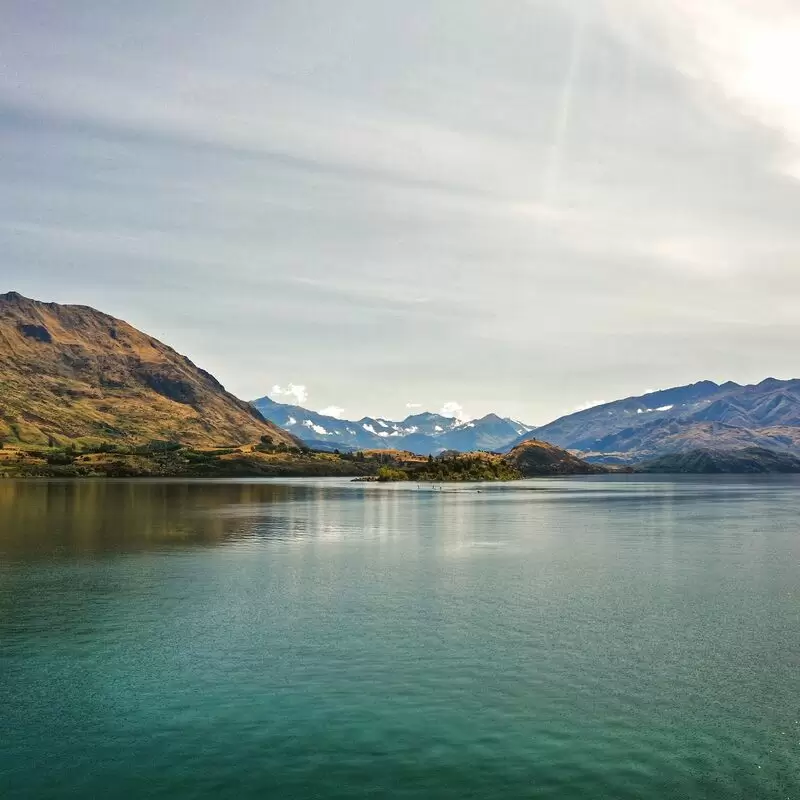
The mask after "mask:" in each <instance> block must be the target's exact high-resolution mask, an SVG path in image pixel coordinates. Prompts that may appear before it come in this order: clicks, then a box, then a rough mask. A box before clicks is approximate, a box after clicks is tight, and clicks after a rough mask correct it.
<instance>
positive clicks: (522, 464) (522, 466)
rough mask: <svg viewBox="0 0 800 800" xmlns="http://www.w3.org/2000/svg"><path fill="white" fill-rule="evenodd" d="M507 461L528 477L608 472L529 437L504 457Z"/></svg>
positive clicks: (558, 448)
mask: <svg viewBox="0 0 800 800" xmlns="http://www.w3.org/2000/svg"><path fill="white" fill-rule="evenodd" d="M504 459H505V461H506V463H508V464H509V465H510V466H512V467H513V468H515V469H517V470H519V472H520V473H521V474H522V475H523V476H524V477H526V478H534V477H537V476H540V475H595V474H601V473H604V472H608V469H606V468H604V467H601V466H599V465H597V464H589V463H587V462H586V461H583V460H582V459H580V458H578V457H577V456H575V455H573V454H572V453H569V452H567V451H566V450H562V449H561V448H560V447H556V446H555V445H552V444H548V443H547V442H540V441H538V440H536V439H529V440H528V441H526V442H523V443H522V444H518V445H517V446H516V447H515V448H514V449H513V450H511V452H510V453H507V454H506V455H505V457H504Z"/></svg>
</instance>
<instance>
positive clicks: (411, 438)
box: [253, 397, 533, 455]
mask: <svg viewBox="0 0 800 800" xmlns="http://www.w3.org/2000/svg"><path fill="white" fill-rule="evenodd" d="M253 406H254V407H255V408H256V409H258V411H259V412H260V413H261V414H262V415H263V416H264V417H265V418H266V419H268V420H270V421H272V422H274V423H275V424H276V425H279V426H280V427H282V428H285V429H287V430H289V431H291V432H292V433H294V434H296V435H297V436H298V437H300V438H301V439H302V440H303V441H304V442H305V443H306V444H307V445H309V446H310V447H315V448H320V449H326V450H332V449H340V450H341V449H352V450H368V449H399V450H407V451H409V452H411V453H417V454H420V455H429V454H433V455H436V454H438V453H443V452H445V451H447V450H457V451H459V452H472V451H476V450H499V449H502V448H504V447H505V446H506V445H507V444H509V443H510V442H511V441H512V440H514V439H516V438H517V437H519V436H520V435H521V434H523V433H527V432H528V431H531V430H533V429H532V428H531V427H530V426H529V425H524V424H522V423H520V422H516V421H514V420H511V419H505V418H502V417H499V416H497V415H496V414H488V415H487V416H485V417H483V418H482V419H477V420H472V421H470V422H461V421H459V420H455V419H452V418H450V417H444V416H442V415H441V414H432V413H422V414H412V415H411V416H409V417H406V418H405V419H404V420H402V421H399V422H395V421H392V420H388V419H383V418H381V417H363V418H362V419H359V420H343V419H338V418H337V417H330V416H325V415H324V414H318V413H317V412H316V411H310V410H308V409H306V408H302V407H301V406H295V405H289V404H286V403H276V402H275V401H274V400H272V399H271V398H269V397H261V398H259V399H258V400H254V401H253Z"/></svg>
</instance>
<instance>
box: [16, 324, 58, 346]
mask: <svg viewBox="0 0 800 800" xmlns="http://www.w3.org/2000/svg"><path fill="white" fill-rule="evenodd" d="M17 327H18V328H19V332H20V333H21V334H22V335H23V336H27V337H28V339H34V340H35V341H37V342H44V343H45V344H51V343H52V341H53V337H52V336H51V335H50V331H48V330H47V328H45V326H44V325H28V324H25V323H20V324H19V325H18V326H17Z"/></svg>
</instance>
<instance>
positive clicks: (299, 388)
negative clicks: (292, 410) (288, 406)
mask: <svg viewBox="0 0 800 800" xmlns="http://www.w3.org/2000/svg"><path fill="white" fill-rule="evenodd" d="M270 395H271V396H272V397H273V398H275V397H287V398H292V399H294V401H295V405H302V404H303V403H305V402H306V400H308V391H307V390H306V387H305V386H303V385H302V384H295V383H290V384H289V385H288V386H287V387H286V388H283V387H282V386H279V385H278V384H275V386H273V387H272V391H271V392H270Z"/></svg>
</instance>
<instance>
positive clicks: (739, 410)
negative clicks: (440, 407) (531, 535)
mask: <svg viewBox="0 0 800 800" xmlns="http://www.w3.org/2000/svg"><path fill="white" fill-rule="evenodd" d="M529 437H530V434H523V435H522V436H521V437H520V439H519V440H518V441H524V440H525V439H527V438H529ZM536 438H537V439H541V440H542V441H547V442H550V443H552V444H555V445H557V446H559V447H564V448H566V449H568V450H571V451H573V452H577V453H580V454H581V456H582V457H584V458H587V459H589V460H594V461H602V462H611V463H613V462H619V463H637V462H641V461H647V460H651V459H654V458H657V457H660V456H662V455H666V454H674V453H689V452H692V451H696V450H700V449H702V450H707V451H715V450H720V451H725V452H731V451H734V450H738V449H743V448H753V447H755V448H763V449H769V450H775V451H783V452H791V453H795V454H800V380H786V381H781V380H776V379H775V378H768V379H767V380H764V381H762V382H761V383H759V384H755V385H749V386H741V385H739V384H736V383H732V382H729V383H724V384H721V385H720V384H716V383H713V382H712V381H703V382H701V383H695V384H692V385H690V386H681V387H677V388H674V389H666V390H663V391H659V392H651V393H649V394H645V395H641V396H639V397H629V398H626V399H624V400H618V401H616V402H613V403H605V404H603V405H600V406H596V407H594V408H590V409H587V410H585V411H580V412H578V413H575V414H570V415H568V416H566V417H562V418H560V419H558V420H555V421H554V422H551V423H549V424H548V425H544V426H542V427H540V428H538V429H537V430H536Z"/></svg>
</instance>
